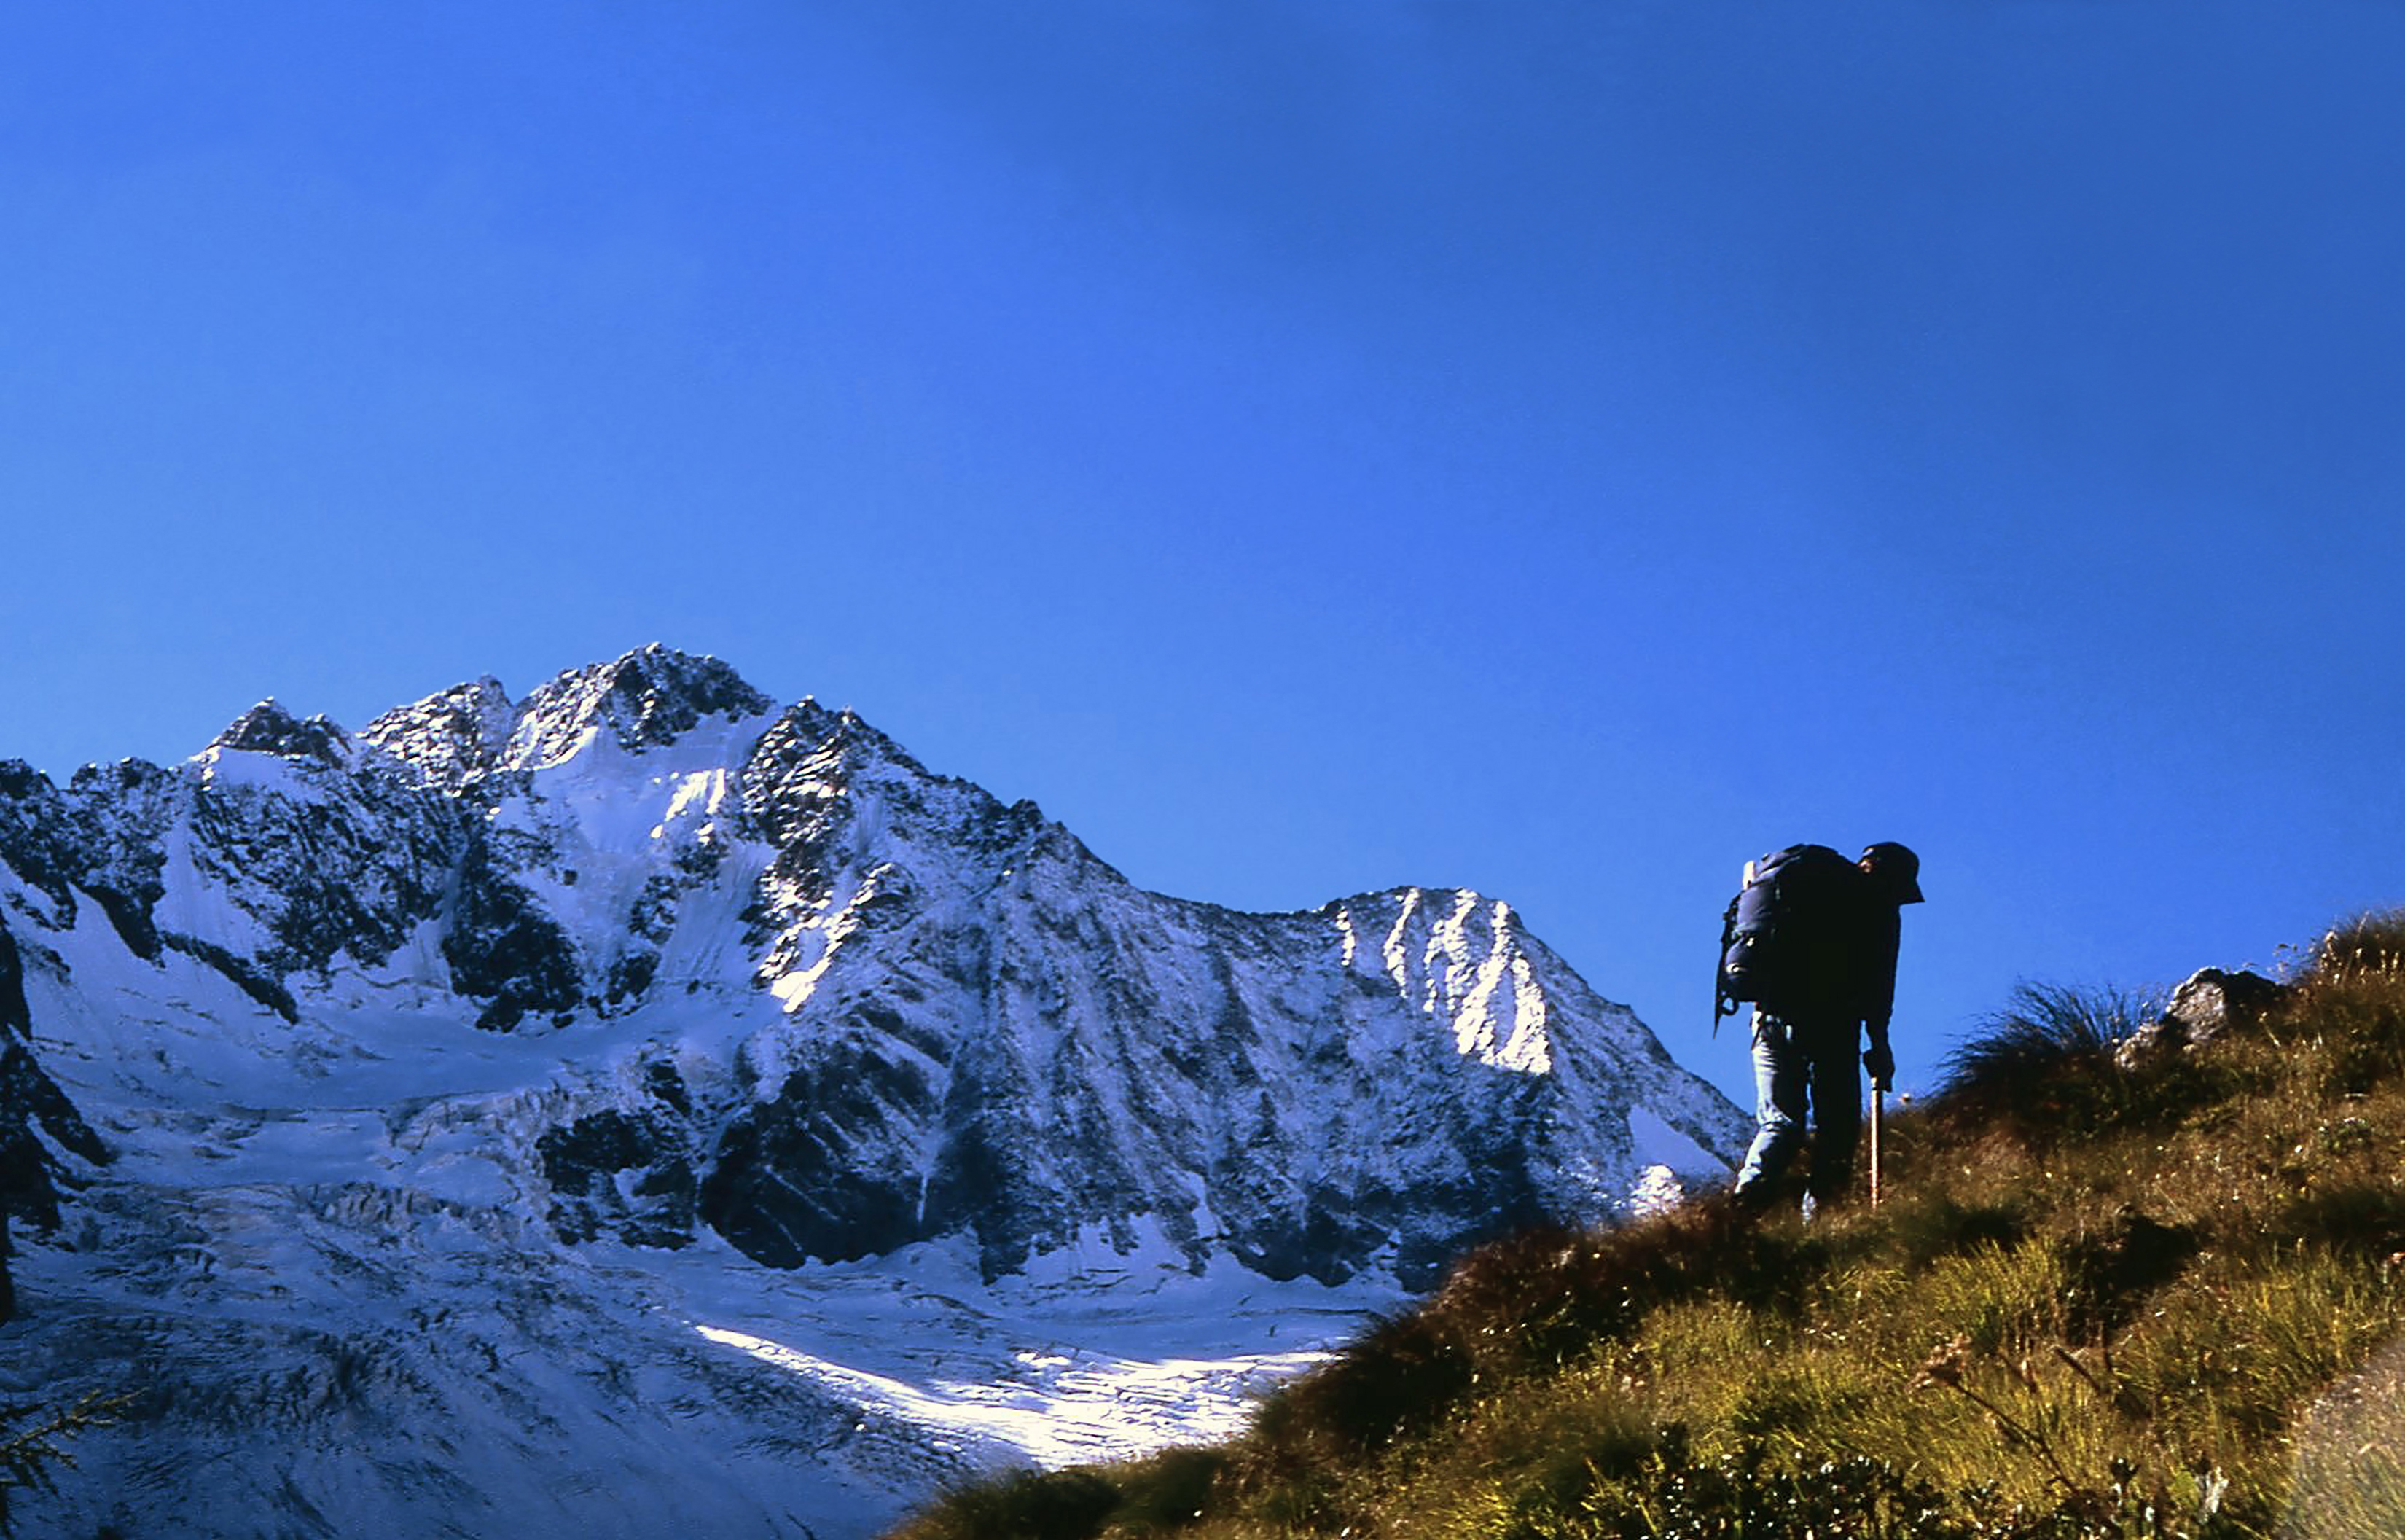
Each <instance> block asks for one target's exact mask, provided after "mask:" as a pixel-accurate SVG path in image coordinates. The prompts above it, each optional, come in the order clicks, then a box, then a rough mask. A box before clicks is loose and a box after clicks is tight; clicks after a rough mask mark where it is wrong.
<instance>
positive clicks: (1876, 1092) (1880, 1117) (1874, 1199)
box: [1871, 1083, 1887, 1209]
mask: <svg viewBox="0 0 2405 1540" xmlns="http://www.w3.org/2000/svg"><path fill="white" fill-rule="evenodd" d="M1886 1121H1887V1092H1886V1090H1885V1089H1884V1088H1883V1087H1881V1086H1879V1085H1878V1084H1877V1083H1873V1085H1872V1086H1871V1208H1874V1209H1876V1208H1878V1200H1879V1125H1880V1124H1881V1123H1885V1122H1886Z"/></svg>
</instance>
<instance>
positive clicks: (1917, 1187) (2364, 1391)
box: [898, 913, 2405, 1540]
mask: <svg viewBox="0 0 2405 1540" xmlns="http://www.w3.org/2000/svg"><path fill="white" fill-rule="evenodd" d="M2139 1014H2140V1010H2139V1009H2138V1008H2137V1007H2136V1006H2135V1004H2134V1003H2133V1002H2131V1001H2130V1000H2128V999H2126V998H2122V997H2119V996H2111V995H2099V994H2084V993H2082V992H2079V991H2071V990H2060V989H2047V988H2032V989H2025V990H2023V991H2021V992H2019V993H2018V995H2017V996H2016V997H2015V999H2014V1000H2013V1001H2012V1003H2011V1005H2010V1006H2009V1008H2008V1009H2007V1010H2005V1011H2004V1013H2003V1014H2001V1015H2000V1016H1999V1017H1998V1018H1997V1019H1996V1020H1995V1021H1994V1022H1992V1023H1990V1024H1989V1030H1987V1031H1986V1032H1985V1033H1984V1034H1983V1035H1982V1037H1981V1038H1980V1039H1979V1040H1978V1041H1976V1042H1975V1043H1973V1044H1971V1045H1970V1046H1969V1047H1967V1048H1966V1049H1965V1050H1964V1051H1963V1052H1962V1053H1961V1054H1959V1055H1958V1056H1957V1058H1956V1059H1955V1060H1954V1062H1953V1065H1952V1071H1953V1078H1952V1080H1951V1081H1950V1082H1949V1084H1948V1086H1947V1088H1946V1089H1945V1091H1944V1092H1942V1093H1941V1094H1940V1095H1937V1096H1936V1097H1934V1098H1933V1099H1932V1100H1931V1101H1930V1102H1928V1103H1927V1104H1925V1105H1923V1106H1920V1107H1918V1108H1915V1109H1910V1110H1909V1111H1908V1112H1906V1113H1904V1114H1901V1115H1899V1116H1897V1117H1895V1118H1892V1119H1891V1120H1890V1123H1889V1127H1888V1138H1887V1151H1888V1194H1889V1196H1888V1200H1887V1201H1886V1202H1885V1203H1884V1204H1883V1205H1882V1206H1881V1207H1880V1208H1879V1209H1878V1211H1877V1212H1870V1211H1867V1210H1864V1209H1862V1208H1854V1209H1851V1210H1847V1211H1841V1212H1837V1213H1834V1214H1824V1215H1823V1216H1821V1219H1820V1220H1819V1222H1816V1223H1813V1224H1810V1225H1807V1224H1805V1223H1803V1222H1801V1220H1800V1219H1797V1218H1793V1217H1775V1218H1771V1219H1768V1220H1764V1221H1759V1222H1757V1221H1751V1220H1749V1219H1747V1218H1745V1217H1744V1216H1743V1215H1741V1214H1740V1213H1738V1212H1737V1210H1736V1209H1735V1208H1733V1207H1732V1206H1731V1205H1730V1204H1728V1203H1727V1202H1726V1201H1724V1200H1722V1199H1718V1198H1713V1199H1706V1200H1702V1201H1698V1202H1693V1203H1690V1204H1687V1205H1685V1206H1682V1207H1681V1208H1679V1209H1678V1210H1676V1211H1673V1212H1671V1213H1668V1214H1665V1215H1662V1216H1659V1217H1657V1218H1654V1219H1651V1220H1648V1221H1645V1222H1640V1223H1636V1224H1632V1225H1629V1226H1627V1227H1624V1228H1622V1229H1618V1230H1613V1231H1609V1232H1594V1233H1571V1232H1560V1233H1553V1234H1543V1235H1532V1236H1523V1237H1520V1238H1519V1239H1516V1240H1513V1241H1511V1242H1507V1243H1504V1244H1501V1245H1498V1246H1495V1247H1490V1248H1487V1249H1485V1250H1480V1251H1477V1252H1475V1253H1472V1254H1471V1255H1470V1256H1469V1257H1467V1258H1465V1259H1464V1260H1463V1261H1462V1262H1461V1264H1459V1265H1458V1266H1457V1267H1456V1270H1455V1271H1454V1273H1453V1275H1452V1276H1451V1278H1450V1279H1448V1280H1447V1282H1446V1283H1445V1285H1444V1286H1443V1287H1442V1289H1441V1290H1440V1291H1438V1293H1436V1294H1435V1295H1434V1296H1433V1297H1431V1298H1430V1299H1429V1300H1428V1302H1427V1303H1426V1304H1425V1305H1424V1306H1423V1307H1420V1308H1419V1309H1417V1310H1416V1311H1414V1312H1413V1313H1412V1314H1410V1315H1407V1316H1404V1317H1401V1318H1399V1319H1398V1320H1394V1321H1387V1322H1385V1323H1384V1324H1382V1325H1380V1326H1379V1327H1377V1328H1376V1329H1374V1330H1373V1331H1371V1332H1370V1333H1369V1334H1368V1335H1365V1336H1364V1337H1363V1338H1362V1339H1360V1340H1359V1341H1357V1343H1355V1344H1354V1345H1352V1346H1351V1347H1350V1348H1349V1349H1347V1350H1346V1351H1345V1352H1344V1353H1343V1355H1342V1356H1340V1357H1339V1358H1338V1359H1336V1360H1335V1361H1333V1362H1331V1363H1328V1364H1326V1365H1324V1366H1323V1367H1321V1368H1320V1369H1318V1370H1316V1371H1315V1372H1313V1373H1312V1374H1310V1375H1307V1376H1305V1377H1303V1378H1300V1379H1298V1380H1295V1381H1293V1382H1292V1383H1290V1384H1289V1385H1287V1387H1285V1388H1284V1389H1283V1390H1281V1391H1280V1392H1278V1393H1277V1394H1275V1395H1274V1396H1273V1397H1271V1398H1270V1399H1269V1400H1268V1401H1266V1402H1265V1403H1264V1404H1263V1406H1262V1407H1261V1410H1260V1413H1259V1417H1258V1419H1257V1420H1256V1422H1255V1425H1254V1427H1253V1429H1252V1431H1251V1432H1250V1433H1249V1434H1246V1435H1245V1437H1243V1438H1241V1439H1239V1440H1237V1441H1235V1442H1233V1443H1231V1444H1229V1445H1226V1446H1224V1447H1219V1448H1207V1449H1182V1450H1174V1451H1171V1452H1169V1453H1166V1454H1161V1455H1157V1456H1154V1457H1152V1458H1150V1459H1147V1460H1144V1461H1138V1462H1130V1463H1126V1464H1121V1465H1113V1466H1103V1467H1096V1468H1090V1469H1085V1470H1078V1471H1069V1472H1061V1473H1057V1474H1053V1475H1048V1476H1039V1475H1021V1476H1013V1477H1010V1478H1007V1479H1006V1480H1002V1481H999V1482H995V1483H990V1484H987V1485H984V1486H979V1487H976V1488H971V1489H967V1490H963V1491H958V1492H954V1493H952V1494H950V1495H949V1496H947V1497H945V1498H944V1499H942V1500H940V1501H939V1502H937V1503H936V1504H935V1505H933V1506H931V1507H930V1508H929V1509H928V1510H927V1511H926V1512H924V1513H922V1514H921V1515H920V1516H919V1517H918V1518H917V1519H914V1520H913V1521H912V1522H910V1523H909V1524H907V1525H906V1526H905V1527H904V1528H903V1529H902V1530H901V1531H900V1532H898V1533H899V1534H900V1535H902V1536H905V1537H907V1540H1090V1537H1122V1536H1126V1537H1132V1536H1140V1535H1170V1534H1174V1535H1179V1536H1188V1537H1192V1540H1239V1537H1242V1540H1271V1537H1289V1536H1291V1537H1302V1536H1355V1537H1360V1536H1388V1537H1393V1540H1497V1537H1509V1540H1557V1537H1558V1540H1600V1537H1611V1540H1620V1537H1647V1540H1707V1537H1711V1540H1745V1537H1770V1536H1793V1535H1804V1534H1807V1533H1808V1534H1815V1535H1820V1536H1846V1537H1854V1540H1872V1537H1886V1536H1906V1535H1909V1536H1923V1537H1925V1536H1935V1537H1944V1540H1953V1537H1961V1540H1973V1537H1978V1540H2004V1537H2014V1540H2021V1537H2026V1540H2039V1537H2058V1536H2060V1537H2071V1536H2080V1537H2086V1536H2118V1537H2137V1536H2163V1537H2173V1536H2184V1537H2193V1540H2222V1537H2242V1536H2266V1537H2269V1536H2274V1535H2282V1536H2297V1537H2300V1540H2306V1537H2320V1536H2341V1535H2346V1536H2353V1535H2374V1534H2405V1410H2400V1408H2401V1407H2405V1347H2399V1346H2398V1345H2399V1344H2400V1343H2405V913H2399V914H2388V915H2377V916H2372V917H2370V918H2367V919H2364V920H2361V921H2358V922H2356V923H2354V924H2352V925H2347V926H2345V927H2343V928H2342V929H2341V930H2340V931H2337V932H2335V933H2333V934H2332V935H2331V936H2330V937H2328V938H2327V939H2326V940H2324V941H2323V943H2322V944H2321V945H2320V946H2318V947H2317V948H2315V949H2314V951H2313V953H2312V954H2311V955H2309V956H2308V957H2307V958H2305V959H2304V961H2303V964H2302V966H2301V967H2300V968H2299V969H2298V978H2297V981H2296V982H2295V984H2294V986H2293V987H2292V988H2291V989H2290V990H2289V991H2287V992H2286V994H2285V996H2283V997H2282V998H2281V999H2280V1001H2279V1002H2278V1003H2276V1004H2275V1005H2273V1006H2272V1007H2271V1009H2270V1010H2269V1011H2268V1012H2267V1013H2265V1014H2264V1015H2263V1016H2262V1018H2261V1019H2260V1020H2259V1021H2257V1022H2254V1023H2251V1024H2240V1025H2233V1026H2231V1027H2230V1028H2229V1029H2227V1030H2225V1031H2223V1032H2222V1033H2221V1034H2220V1035H2219V1036H2217V1037H2215V1038H2213V1039H2212V1040H2211V1041H2209V1042H2207V1043H2204V1044H2202V1045H2201V1046H2199V1047H2196V1048H2193V1049H2180V1048H2171V1049H2168V1050H2166V1051H2163V1052H2161V1053H2157V1054H2155V1055H2152V1056H2150V1057H2146V1058H2144V1059H2141V1060H2140V1061H2139V1062H2137V1063H2135V1064H2134V1065H2133V1066H2132V1067H2128V1068H2123V1067H2119V1066H2117V1064H2116V1062H2115V1058H2114V1050H2115V1048H2116V1046H2117V1043H2118V1042H2119V1040H2120V1039H2121V1038H2124V1037H2126V1036H2127V1034H2128V1033H2129V1031H2130V1030H2131V1028H2132V1027H2133V1026H2134V1025H2135V1024H2136V1019H2137V1017H2138V1015H2139Z"/></svg>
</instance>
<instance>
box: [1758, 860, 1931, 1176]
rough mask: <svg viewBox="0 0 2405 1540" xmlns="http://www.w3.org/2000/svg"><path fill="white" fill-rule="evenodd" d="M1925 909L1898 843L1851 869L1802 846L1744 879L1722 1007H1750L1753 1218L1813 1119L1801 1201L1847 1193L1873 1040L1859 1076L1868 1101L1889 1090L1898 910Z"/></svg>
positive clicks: (1916, 871)
mask: <svg viewBox="0 0 2405 1540" xmlns="http://www.w3.org/2000/svg"><path fill="white" fill-rule="evenodd" d="M1920 901H1921V896H1920V857H1919V856H1917V855H1914V854H1913V853H1912V852H1911V851H1910V850H1907V849H1906V848H1905V847H1904V846H1902V845H1899V844H1894V843H1892V842H1890V843H1881V844H1876V845H1872V846H1871V847H1870V848H1868V849H1867V850H1865V851H1864V852H1863V854H1862V857H1861V859H1860V860H1858V861H1852V862H1849V861H1848V860H1847V859H1846V858H1845V857H1844V856H1842V855H1838V854H1837V853H1836V852H1835V851H1833V850H1831V849H1829V848H1828V847H1827V846H1825V845H1794V846H1791V847H1789V848H1788V849H1786V850H1782V851H1779V852H1777V853H1775V854H1773V855H1766V856H1765V857H1763V859H1761V860H1760V861H1757V862H1755V863H1753V864H1752V865H1751V866H1750V867H1748V868H1747V869H1746V885H1745V889H1744V891H1743V892H1741V893H1739V894H1738V895H1737V899H1736V901H1735V902H1733V903H1731V904H1730V906H1729V912H1728V916H1727V926H1726V929H1725V930H1724V932H1723V950H1722V960H1721V977H1720V993H1721V996H1723V1000H1724V1001H1727V1000H1741V1001H1748V1002H1751V1004H1752V1005H1753V1007H1754V1012H1753V1080H1754V1090H1755V1109H1754V1110H1755V1117H1756V1119H1757V1120H1758V1123H1759V1128H1758V1130H1757V1131H1756V1133H1755V1134H1754V1137H1753V1147H1752V1148H1751V1150H1749V1151H1746V1157H1745V1165H1744V1166H1743V1167H1742V1168H1741V1169H1740V1170H1739V1171H1738V1172H1737V1198H1738V1199H1739V1201H1741V1202H1743V1203H1745V1204H1747V1205H1749V1206H1751V1207H1753V1208H1766V1207H1767V1206H1768V1205H1769V1204H1770V1203H1771V1202H1772V1201H1773V1200H1774V1198H1775V1197H1776V1195H1777V1193H1778V1188H1779V1178H1780V1177H1781V1176H1783V1175H1785V1173H1786V1170H1787V1167H1788V1165H1789V1163H1790V1162H1792V1161H1793V1159H1794V1157H1795V1151H1796V1148H1797V1146H1799V1145H1801V1144H1802V1143H1803V1142H1804V1127H1805V1121H1806V1118H1807V1115H1808V1116H1809V1117H1810V1119H1811V1121H1812V1123H1813V1128H1814V1137H1813V1141H1812V1166H1811V1172H1810V1174H1809V1177H1808V1178H1807V1183H1806V1190H1807V1194H1808V1196H1807V1199H1806V1202H1807V1206H1809V1207H1810V1208H1814V1209H1817V1208H1821V1207H1823V1206H1826V1205H1828V1204H1831V1203H1835V1202H1842V1201H1843V1200H1844V1199H1845V1197H1846V1196H1847V1189H1848V1186H1849V1183H1850V1181H1851V1180H1852V1177H1853V1165H1854V1143H1855V1140H1856V1138H1857V1137H1859V1136H1860V1134H1861V1130H1862V1120H1863V1099H1862V1091H1861V1088H1860V1085H1859V1083H1858V1082H1857V1081H1855V1079H1854V1055H1855V1051H1856V1049H1857V1048H1859V1047H1860V1046H1861V1043H1862V1038H1863V1035H1864V1032H1865V1031H1867V1032H1868V1034H1869V1038H1870V1047H1869V1048H1868V1050H1866V1051H1864V1053H1863V1054H1862V1064H1863V1067H1864V1068H1865V1069H1867V1070H1868V1071H1869V1072H1870V1077H1871V1086H1872V1088H1873V1089H1874V1090H1877V1091H1882V1092H1883V1091H1885V1090H1887V1089H1888V1087H1889V1085H1890V1083H1891V1082H1892V1080H1893V1077H1894V1075H1895V1054H1894V1053H1892V1051H1891V1050H1890V1048H1889V1046H1888V1019H1889V1017H1890V1016H1891V1015H1892V1013H1893V1011H1894V1009H1895V962H1896V951H1897V946H1898V942H1899V941H1900V940H1901V938H1902V935H1903V928H1904V927H1903V924H1902V912H1901V911H1902V909H1903V906H1904V905H1906V904H1917V903H1920ZM1720 1009H1722V1010H1727V1009H1731V1008H1730V1007H1727V1006H1726V1005H1723V1006H1722V1007H1721V1008H1720Z"/></svg>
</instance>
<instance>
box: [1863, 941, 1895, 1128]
mask: <svg viewBox="0 0 2405 1540" xmlns="http://www.w3.org/2000/svg"><path fill="white" fill-rule="evenodd" d="M1865 928H1866V929H1867V930H1868V932H1869V934H1868V936H1867V937H1866V938H1865V940H1866V941H1867V945H1866V947H1865V949H1864V951H1865V956H1864V961H1865V963H1866V965H1867V966H1866V968H1865V969H1864V979H1863V997H1862V1012H1863V1029H1864V1033H1865V1034H1866V1035H1867V1036H1868V1037H1869V1038H1870V1044H1871V1045H1870V1047H1869V1048H1868V1049H1866V1050H1865V1051H1864V1053H1863V1067H1864V1069H1866V1070H1868V1071H1869V1072H1870V1077H1871V1088H1872V1089H1873V1090H1876V1091H1885V1090H1887V1089H1888V1087H1889V1086H1890V1085H1891V1084H1892V1082H1893V1081H1894V1080H1895V1053H1894V1051H1893V1050H1892V1049H1891V1048H1890V1047H1889V1046H1888V1039H1887V1026H1888V1019H1889V1018H1890V1017H1891V1016H1892V1015H1894V1013H1895V959H1896V953H1897V951H1898V950H1899V948H1900V945H1901V942H1902V940H1903V935H1904V925H1903V924H1902V919H1901V916H1899V915H1898V914H1897V912H1896V911H1895V910H1894V909H1893V908H1892V906H1889V905H1886V904H1879V905H1876V906H1874V908H1873V909H1872V911H1871V913H1870V915H1869V917H1868V921H1867V924H1866V927H1865Z"/></svg>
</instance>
